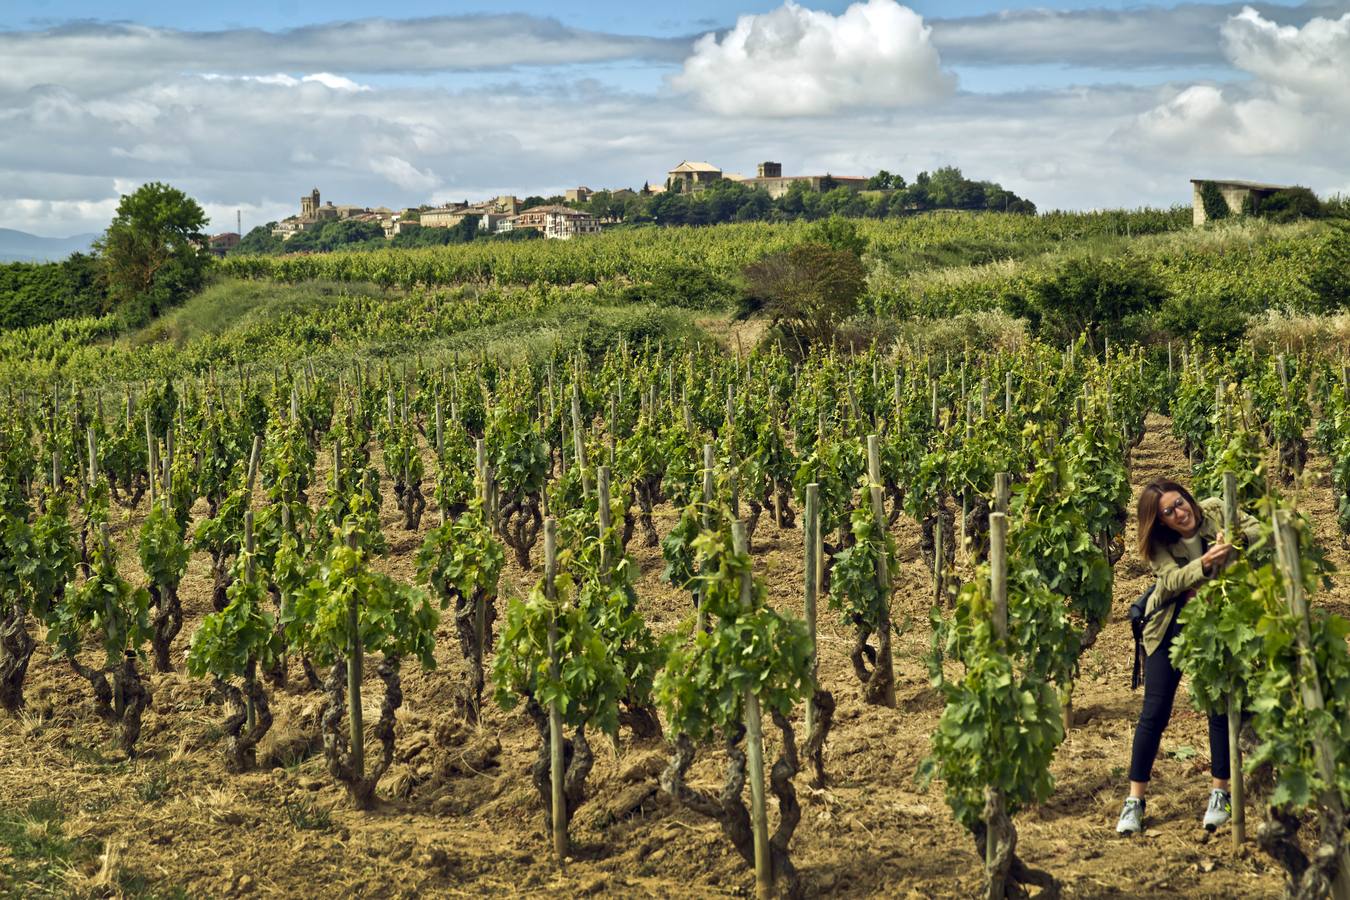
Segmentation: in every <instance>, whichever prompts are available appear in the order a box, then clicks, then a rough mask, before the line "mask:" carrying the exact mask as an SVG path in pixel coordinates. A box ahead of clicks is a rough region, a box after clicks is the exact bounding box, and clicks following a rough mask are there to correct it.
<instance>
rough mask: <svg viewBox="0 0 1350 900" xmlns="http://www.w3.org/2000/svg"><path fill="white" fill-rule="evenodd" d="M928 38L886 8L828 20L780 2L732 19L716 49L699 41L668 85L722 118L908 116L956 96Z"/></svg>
mask: <svg viewBox="0 0 1350 900" xmlns="http://www.w3.org/2000/svg"><path fill="white" fill-rule="evenodd" d="M930 32H931V29H930V28H929V27H928V26H926V25H924V22H923V17H922V16H920V15H919V14H918V13H916V12H914V11H913V10H911V9H909V8H908V7H905V6H901V5H900V4H898V3H896V2H895V0H867V2H865V3H854V4H853V5H852V6H850V7H848V9H846V10H844V12H843V13H841V14H840V15H838V16H835V15H831V14H830V13H827V12H818V11H816V10H810V9H806V8H805V7H802V6H798V5H797V4H796V3H793V2H792V0H788V2H786V3H785V4H784V5H783V6H781V7H779V8H778V9H775V10H773V11H772V12H768V13H764V14H762V15H747V16H741V17H740V18H739V19H737V20H736V26H735V27H734V28H733V29H732V30H731V31H730V32H728V33H727V34H725V35H723V37H722V39H721V40H720V41H719V40H718V38H717V36H716V35H715V34H707V35H704V36H703V37H702V38H700V39H699V40H698V42H697V43H695V45H694V51H693V54H692V55H691V56H690V57H689V58H688V59H686V60H685V62H684V69H683V70H682V71H681V72H680V73H679V74H678V75H677V76H675V77H674V78H673V79H672V83H673V84H674V86H675V87H676V88H677V89H678V90H681V91H685V92H688V93H691V94H693V95H695V96H696V97H697V98H698V100H699V102H700V103H701V104H702V105H703V106H706V107H707V108H709V109H712V110H714V111H716V112H718V113H721V114H722V115H730V116H741V115H749V116H799V115H826V114H829V113H832V112H836V111H839V110H841V109H848V108H856V107H871V108H883V109H889V108H894V107H902V106H911V105H914V104H920V103H925V102H928V101H932V100H936V99H939V98H941V97H945V96H947V95H949V94H951V93H952V91H953V90H954V89H955V87H956V79H955V76H953V75H951V74H950V73H948V72H945V71H943V69H942V64H941V61H940V60H939V58H938V52H937V50H936V49H935V48H934V46H933V44H932V42H931V41H930V40H929V37H930Z"/></svg>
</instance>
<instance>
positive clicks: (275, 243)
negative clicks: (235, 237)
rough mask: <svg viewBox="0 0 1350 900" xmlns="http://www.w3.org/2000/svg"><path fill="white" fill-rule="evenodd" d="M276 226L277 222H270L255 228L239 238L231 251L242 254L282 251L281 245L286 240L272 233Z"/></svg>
mask: <svg viewBox="0 0 1350 900" xmlns="http://www.w3.org/2000/svg"><path fill="white" fill-rule="evenodd" d="M276 226H277V223H276V222H268V223H267V224H266V225H259V226H257V227H256V228H253V229H252V230H250V231H249V233H248V234H246V235H244V236H243V237H242V238H240V239H239V244H238V245H237V246H236V247H235V248H234V249H233V250H231V251H230V253H231V254H232V255H233V254H238V255H240V256H243V255H245V254H249V253H280V252H281V246H282V244H283V243H285V242H284V241H282V239H281V238H280V237H278V236H277V235H274V234H272V229H273V228H275V227H276Z"/></svg>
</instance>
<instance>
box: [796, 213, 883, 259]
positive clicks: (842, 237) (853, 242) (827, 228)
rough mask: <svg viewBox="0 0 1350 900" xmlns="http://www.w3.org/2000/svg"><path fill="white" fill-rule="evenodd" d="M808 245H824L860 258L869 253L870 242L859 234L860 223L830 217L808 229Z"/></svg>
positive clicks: (838, 217)
mask: <svg viewBox="0 0 1350 900" xmlns="http://www.w3.org/2000/svg"><path fill="white" fill-rule="evenodd" d="M804 243H807V244H823V245H825V246H826V247H830V248H832V249H834V250H846V251H848V252H849V253H852V254H853V255H854V256H857V257H859V258H861V257H862V255H863V254H864V253H865V252H867V245H868V243H869V242H868V240H867V238H865V237H863V236H862V235H861V234H859V233H858V223H856V222H854V221H852V220H850V219H845V218H843V217H842V216H830V217H829V218H828V219H822V220H821V221H819V222H816V223H815V224H814V225H812V226H811V227H810V228H808V229H806V240H805V241H804Z"/></svg>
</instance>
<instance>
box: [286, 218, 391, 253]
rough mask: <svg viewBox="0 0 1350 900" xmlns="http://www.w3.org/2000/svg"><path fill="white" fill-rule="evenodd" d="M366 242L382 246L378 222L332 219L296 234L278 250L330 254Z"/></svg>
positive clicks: (382, 232)
mask: <svg viewBox="0 0 1350 900" xmlns="http://www.w3.org/2000/svg"><path fill="white" fill-rule="evenodd" d="M367 241H378V242H379V243H378V244H377V246H382V245H383V244H384V227H383V226H382V225H380V223H379V222H361V221H355V220H353V219H334V220H333V221H330V222H323V223H321V224H320V225H319V226H318V227H317V228H310V229H306V230H305V231H301V232H298V233H296V234H295V235H294V236H292V237H291V238H290V239H288V240H287V241H285V242H284V243H283V244H282V245H281V247H280V250H281V252H282V253H330V252H332V251H334V250H340V249H343V248H345V247H347V246H348V245H350V244H362V243H365V242H367Z"/></svg>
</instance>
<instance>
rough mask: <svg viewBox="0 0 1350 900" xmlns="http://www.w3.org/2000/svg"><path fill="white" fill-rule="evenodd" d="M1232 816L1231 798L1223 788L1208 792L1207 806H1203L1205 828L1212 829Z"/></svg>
mask: <svg viewBox="0 0 1350 900" xmlns="http://www.w3.org/2000/svg"><path fill="white" fill-rule="evenodd" d="M1231 818H1233V798H1232V797H1230V796H1229V795H1228V792H1227V791H1225V790H1224V789H1223V788H1214V789H1213V790H1212V791H1210V792H1209V806H1207V807H1205V830H1206V831H1214V830H1215V829H1217V828H1218V827H1219V826H1220V825H1224V824H1227V822H1228V820H1229V819H1231Z"/></svg>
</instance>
